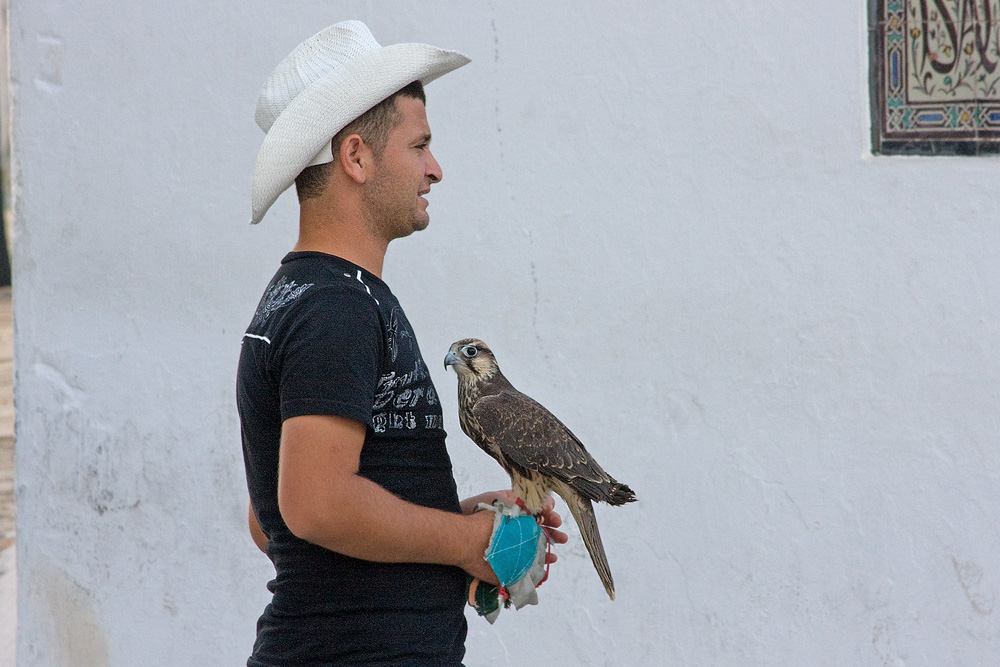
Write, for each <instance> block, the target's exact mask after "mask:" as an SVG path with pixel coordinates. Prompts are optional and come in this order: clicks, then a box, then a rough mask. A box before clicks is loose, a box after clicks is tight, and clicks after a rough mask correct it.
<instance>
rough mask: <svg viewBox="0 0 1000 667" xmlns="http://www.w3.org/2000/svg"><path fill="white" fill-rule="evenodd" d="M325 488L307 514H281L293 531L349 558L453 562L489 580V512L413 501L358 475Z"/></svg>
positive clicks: (331, 482) (338, 480)
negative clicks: (469, 512)
mask: <svg viewBox="0 0 1000 667" xmlns="http://www.w3.org/2000/svg"><path fill="white" fill-rule="evenodd" d="M328 488H329V492H328V493H327V494H325V497H323V498H313V499H312V503H311V505H312V507H311V510H310V511H309V512H308V513H307V514H306V513H303V512H301V511H299V512H296V513H295V514H296V515H297V516H296V518H295V519H293V520H292V521H291V522H289V518H291V517H287V516H286V517H285V521H286V523H288V527H289V529H290V530H291V531H292V532H293V533H294V534H295V535H296V536H297V537H300V538H302V539H304V540H307V541H309V542H312V543H313V544H317V545H319V546H322V547H325V548H327V549H330V550H331V551H336V552H338V553H342V554H345V555H347V556H351V557H354V558H361V559H364V560H371V561H379V562H390V563H396V562H398V563H440V564H444V565H454V566H457V567H461V568H462V569H464V570H466V571H467V572H469V573H470V574H473V575H474V576H476V577H479V578H481V579H485V580H488V581H489V580H494V581H495V577H494V575H493V572H492V570H491V569H490V568H489V565H488V564H487V563H486V561H485V559H484V558H483V552H484V551H485V549H486V544H487V543H488V541H489V536H490V534H491V532H492V526H493V521H492V517H491V515H490V516H487V515H473V516H467V515H463V514H454V513H452V512H445V511H441V510H436V509H431V508H428V507H422V506H419V505H414V504H412V503H409V502H406V501H404V500H401V499H400V498H398V497H396V496H395V495H393V494H392V493H390V492H388V491H386V490H385V489H384V488H382V487H381V486H379V485H378V484H376V483H375V482H372V481H371V480H368V479H366V478H364V477H361V476H360V475H342V476H337V478H336V479H334V480H330V485H329V487H328ZM484 495H488V494H484ZM279 497H280V494H279ZM463 509H464V508H463ZM282 515H283V516H284V515H285V511H284V509H282Z"/></svg>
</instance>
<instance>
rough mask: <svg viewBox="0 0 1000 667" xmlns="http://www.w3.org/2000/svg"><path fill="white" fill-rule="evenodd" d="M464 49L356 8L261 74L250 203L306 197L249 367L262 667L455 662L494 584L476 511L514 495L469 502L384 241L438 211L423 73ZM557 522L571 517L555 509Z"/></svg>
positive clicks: (261, 316)
mask: <svg viewBox="0 0 1000 667" xmlns="http://www.w3.org/2000/svg"><path fill="white" fill-rule="evenodd" d="M466 62H468V59H467V58H465V56H462V55H461V54H458V53H456V52H452V51H442V50H440V49H435V48H433V47H430V46H426V45H423V44H397V45H393V46H390V47H385V48H383V47H381V46H380V45H379V44H378V43H377V42H376V41H375V39H374V38H373V37H372V36H371V33H370V32H369V31H368V29H367V28H366V27H365V26H364V25H363V24H361V23H359V22H356V21H348V22H344V23H339V24H337V25H334V26H331V27H330V28H327V29H326V30H324V31H322V32H320V33H319V34H317V35H315V36H314V37H312V38H310V39H309V40H306V42H303V44H301V45H300V46H299V47H298V48H297V49H295V51H293V52H292V53H291V54H290V55H289V56H288V57H287V58H286V59H285V60H284V61H283V62H282V63H281V64H279V65H278V68H277V69H276V70H275V71H274V73H272V75H271V76H270V77H269V78H268V80H267V83H265V86H264V89H263V91H262V92H261V97H260V100H259V101H258V107H257V116H256V118H257V122H258V124H259V125H260V126H261V127H262V129H264V131H265V132H267V137H266V138H265V140H264V144H263V146H262V147H261V151H260V154H259V155H258V160H257V166H256V169H255V172H254V193H253V194H254V196H253V204H254V213H253V221H254V222H258V221H259V220H260V219H261V218H262V217H263V215H264V213H265V212H266V211H267V209H268V207H269V206H270V205H271V204H272V203H273V202H274V200H275V199H276V198H277V197H278V195H280V194H281V192H282V191H283V190H285V189H286V188H288V187H289V186H290V185H291V183H292V181H293V180H294V182H295V185H296V189H297V191H298V196H299V202H300V213H299V238H298V242H297V243H296V245H295V248H294V249H293V251H292V252H291V253H289V254H288V255H287V256H286V257H285V258H284V260H283V261H282V265H281V268H280V269H279V270H278V272H277V273H276V274H275V276H274V278H273V280H272V281H271V283H270V285H269V286H268V288H267V290H266V291H265V293H264V296H263V298H262V299H261V301H260V304H259V305H258V308H257V311H256V313H255V315H254V317H253V320H252V322H251V324H250V326H249V328H248V329H247V332H246V334H245V336H244V339H243V348H242V352H241V356H240V365H239V375H238V380H237V385H238V387H237V400H238V407H239V411H240V419H241V423H242V437H243V452H244V461H245V464H246V473H247V485H248V488H249V491H250V511H249V523H250V530H251V534H252V535H253V536H254V540H255V542H256V543H257V544H258V546H259V547H260V548H261V549H262V550H263V551H264V552H265V553H266V554H267V555H268V557H269V558H270V559H271V560H272V562H273V563H274V566H275V570H276V576H275V579H274V580H273V581H272V582H271V583H270V584H269V589H270V590H271V592H272V593H273V599H272V601H271V603H270V604H269V605H268V607H267V608H266V609H265V611H264V613H263V615H262V616H261V618H260V620H259V621H258V628H257V641H256V643H255V645H254V651H253V654H252V656H251V657H250V659H249V661H248V663H247V664H248V665H249V666H250V667H278V666H284V665H292V664H295V665H329V664H337V665H341V664H364V665H458V664H460V663H461V660H462V657H463V655H464V651H465V649H464V640H465V634H466V624H465V616H464V613H463V610H464V604H465V599H466V593H465V585H466V573H468V574H470V575H472V576H474V577H477V578H479V579H482V580H484V581H489V582H494V583H495V582H496V577H495V575H494V573H493V571H492V570H491V569H490V567H489V564H488V563H487V562H486V561H485V560H484V558H483V554H484V552H485V550H486V547H487V544H488V542H489V538H490V535H491V532H492V523H493V515H492V513H489V512H481V513H478V514H474V513H473V510H474V509H475V507H476V505H477V503H478V502H481V501H485V502H491V501H492V500H493V499H494V498H497V497H504V498H505V499H506V500H507V501H508V502H512V501H513V499H512V498H511V497H510V495H511V494H510V492H494V493H487V494H482V495H480V496H477V497H475V498H470V499H467V500H466V501H463V502H461V503H460V502H459V500H458V496H457V491H456V486H455V481H454V478H453V476H452V471H451V461H450V459H449V457H448V453H447V450H446V449H445V444H444V438H445V433H444V430H443V428H442V413H441V406H440V402H439V401H438V397H437V393H436V391H435V389H434V386H433V384H432V382H431V380H430V377H429V374H428V372H427V367H426V365H425V364H424V361H423V358H422V357H421V354H420V350H419V348H418V347H417V342H416V339H415V337H414V335H413V331H412V329H411V327H410V324H409V322H408V321H407V319H406V316H405V315H404V313H403V310H402V308H401V307H400V306H399V302H398V301H397V300H396V298H395V297H394V296H393V295H392V292H391V291H390V290H389V287H388V286H387V285H386V284H385V283H384V282H382V280H381V275H382V264H383V260H384V257H385V252H386V249H387V246H388V243H389V241H391V240H393V239H396V238H400V237H403V236H407V235H409V234H411V233H413V232H414V231H419V230H422V229H424V228H425V227H427V224H428V221H429V217H428V213H427V206H428V202H427V200H426V199H425V198H424V195H426V194H427V193H428V192H429V191H430V187H431V185H432V184H433V183H437V182H438V181H440V180H441V177H442V173H441V168H440V166H439V165H438V163H437V161H436V160H435V159H434V156H433V155H432V154H431V151H430V140H431V133H430V128H429V126H428V123H427V117H426V112H425V107H424V92H423V85H422V83H421V82H423V83H427V82H428V81H430V80H432V79H434V78H436V77H437V76H440V75H442V74H444V73H446V72H448V71H450V70H452V69H455V68H457V67H460V66H461V65H464V64H465V63H466ZM331 138H332V139H331ZM546 523H547V524H548V525H551V526H558V525H559V524H560V518H559V516H558V515H557V514H556V513H554V512H552V511H551V508H550V511H549V512H548V516H547V517H546ZM551 533H552V535H553V538H554V539H555V540H556V541H558V542H565V540H566V536H565V535H564V534H562V533H561V532H559V531H551Z"/></svg>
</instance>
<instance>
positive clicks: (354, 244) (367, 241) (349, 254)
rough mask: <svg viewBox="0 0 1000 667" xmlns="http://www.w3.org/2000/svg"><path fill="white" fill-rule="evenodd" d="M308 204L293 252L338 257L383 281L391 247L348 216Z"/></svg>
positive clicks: (306, 204)
mask: <svg viewBox="0 0 1000 667" xmlns="http://www.w3.org/2000/svg"><path fill="white" fill-rule="evenodd" d="M308 204H309V202H308V200H307V201H306V202H303V205H302V206H301V208H300V210H299V239H298V242H297V243H296V244H295V247H294V248H293V250H295V251H316V252H324V253H327V254H330V255H336V256H337V257H340V258H341V259H346V260H347V261H349V262H351V263H353V264H357V265H358V266H360V267H361V268H363V269H365V270H366V271H369V272H370V273H372V274H374V275H376V276H378V277H379V278H381V277H382V265H383V262H384V261H385V253H386V250H387V249H388V243H387V242H386V241H384V240H382V239H379V238H376V237H375V236H374V235H372V234H371V233H369V231H368V228H367V226H366V225H364V224H363V223H361V222H360V221H359V220H358V219H357V218H356V217H355V216H352V215H349V214H348V213H347V212H343V211H340V212H337V211H334V210H331V209H328V208H321V207H313V206H309V205H308Z"/></svg>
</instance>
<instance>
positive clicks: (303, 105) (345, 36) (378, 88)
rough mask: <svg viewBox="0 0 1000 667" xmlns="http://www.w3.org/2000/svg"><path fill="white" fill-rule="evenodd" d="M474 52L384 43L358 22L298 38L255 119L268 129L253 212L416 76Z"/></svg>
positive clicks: (328, 157)
mask: <svg viewBox="0 0 1000 667" xmlns="http://www.w3.org/2000/svg"><path fill="white" fill-rule="evenodd" d="M468 62H469V59H468V58H467V57H466V56H464V55H462V54H461V53H459V52H457V51H445V50H443V49H438V48H435V47H433V46H429V45H427V44H392V45H390V46H381V45H380V44H379V43H378V42H376V41H375V38H374V37H373V36H372V34H371V32H370V31H369V30H368V27H367V26H366V25H365V24H364V23H362V22H361V21H344V22H342V23H337V24H334V25H332V26H330V27H329V28H327V29H326V30H323V31H322V32H319V33H317V34H315V35H313V36H312V37H310V38H309V39H307V40H306V41H304V42H302V43H301V44H299V45H298V46H297V47H296V48H295V50H294V51H292V52H291V53H290V54H288V57H286V58H285V59H284V60H282V61H281V63H280V64H279V65H278V66H277V67H276V68H275V70H274V71H273V72H271V75H270V76H269V77H267V81H265V82H264V87H263V88H262V89H261V91H260V97H258V98H257V113H256V114H255V116H254V118H255V120H256V121H257V125H259V126H260V129H262V130H264V132H266V133H267V136H265V137H264V143H263V144H262V145H261V147H260V152H259V153H257V165H256V166H255V167H254V171H253V194H252V201H253V217H252V219H251V220H250V222H251V223H254V224H256V223H258V222H260V220H261V218H263V217H264V214H265V213H267V209H268V208H270V207H271V204H273V203H274V201H275V200H276V199H277V198H278V196H279V195H280V194H281V193H282V192H284V191H285V190H287V189H288V188H289V187H290V186H291V185H292V183H294V182H295V178H296V177H297V176H298V175H299V174H300V173H301V172H302V170H303V169H305V168H306V167H309V166H312V165H315V164H323V163H325V162H330V161H332V160H333V154H332V153H331V151H330V140H331V139H332V138H333V135H335V134H337V132H339V131H340V130H342V129H344V127H345V126H346V125H347V124H348V123H350V122H351V121H352V120H354V119H355V118H357V117H358V116H360V115H361V114H363V113H364V112H366V111H368V110H369V109H371V108H372V107H373V106H375V105H376V104H378V103H379V102H381V101H382V100H384V99H385V98H387V97H389V96H390V95H392V94H393V93H395V92H396V91H398V90H399V89H401V88H403V87H405V86H407V85H408V84H410V83H412V82H413V81H418V80H419V81H421V82H422V83H424V84H427V83H430V82H431V81H433V80H434V79H436V78H438V77H439V76H441V75H442V74H447V73H448V72H450V71H451V70H453V69H456V68H458V67H461V66H462V65H464V64H466V63H468Z"/></svg>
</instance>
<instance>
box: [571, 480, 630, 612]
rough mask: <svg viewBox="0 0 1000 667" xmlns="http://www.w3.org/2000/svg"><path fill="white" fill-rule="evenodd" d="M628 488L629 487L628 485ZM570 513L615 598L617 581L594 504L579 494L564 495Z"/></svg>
mask: <svg viewBox="0 0 1000 667" xmlns="http://www.w3.org/2000/svg"><path fill="white" fill-rule="evenodd" d="M626 488H627V487H626ZM560 495H561V494H560ZM563 500H565V501H566V505H567V506H568V507H569V511H570V513H571V514H572V515H573V518H574V519H575V520H576V525H577V526H579V527H580V535H581V536H582V537H583V543H584V544H585V545H587V551H589V552H590V560H592V561H593V562H594V569H596V570H597V574H598V576H600V577H601V583H603V584H604V590H606V591H607V592H608V597H610V598H611V599H612V600H614V599H615V581H614V579H612V578H611V566H609V565H608V557H607V555H605V553H604V545H603V544H602V543H601V532H600V531H599V530H598V529H597V517H596V516H594V505H593V504H592V503H591V502H590V500H588V499H587V498H584V497H583V496H581V495H579V494H576V493H574V494H572V495H571V496H570V497H569V498H566V497H564V498H563Z"/></svg>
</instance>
